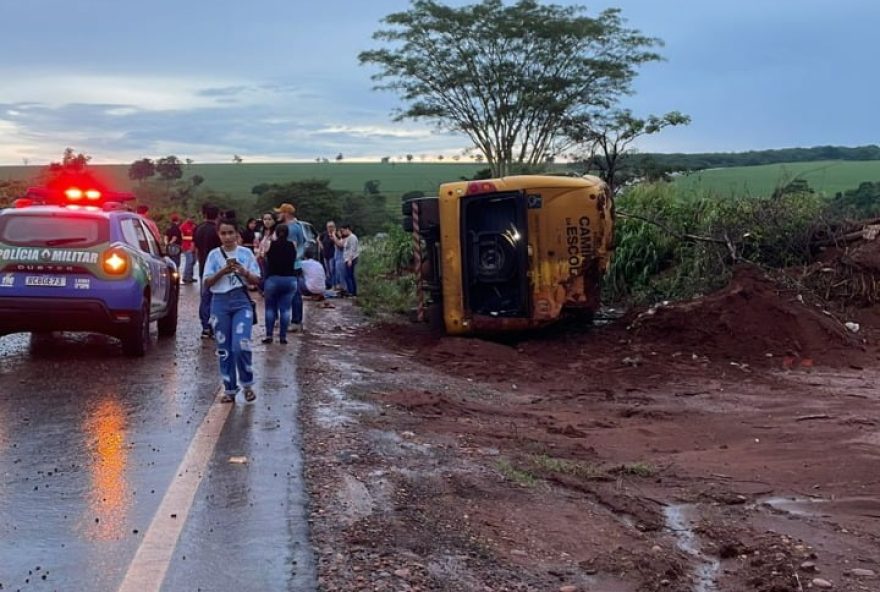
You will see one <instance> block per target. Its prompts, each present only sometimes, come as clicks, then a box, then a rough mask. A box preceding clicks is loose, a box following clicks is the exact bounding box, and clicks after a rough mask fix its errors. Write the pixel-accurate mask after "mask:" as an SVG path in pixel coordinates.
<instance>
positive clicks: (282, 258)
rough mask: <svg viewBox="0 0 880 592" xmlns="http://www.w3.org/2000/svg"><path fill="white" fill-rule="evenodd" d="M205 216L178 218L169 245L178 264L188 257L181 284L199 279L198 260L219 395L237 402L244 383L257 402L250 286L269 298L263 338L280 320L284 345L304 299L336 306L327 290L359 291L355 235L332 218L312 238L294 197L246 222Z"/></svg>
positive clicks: (206, 209) (214, 212) (297, 324)
mask: <svg viewBox="0 0 880 592" xmlns="http://www.w3.org/2000/svg"><path fill="white" fill-rule="evenodd" d="M202 214H203V217H204V220H203V221H202V223H201V224H199V225H198V226H195V224H193V223H192V221H191V220H186V221H185V222H184V223H183V224H181V223H180V221H179V218H177V219H175V217H173V218H172V224H171V225H170V226H169V229H168V230H167V231H166V232H165V240H166V248H167V250H168V253H169V256H171V257H172V258H175V255H176V261H177V262H178V267H180V257H183V278H182V282H183V283H194V282H195V281H196V280H195V278H194V277H193V272H194V270H193V269H192V266H193V263H191V261H195V260H197V261H198V264H199V267H198V268H199V279H198V281H199V282H200V285H201V300H200V303H199V319H200V321H201V326H202V338H203V339H213V340H214V341H215V343H216V347H217V355H218V358H219V361H220V376H221V379H222V381H223V391H224V394H223V396H222V397H221V400H222V401H223V402H233V401H234V400H235V396H236V394H237V393H238V390H239V382H240V383H241V387H242V390H243V393H244V396H245V399H246V400H247V401H252V400H254V399H255V398H256V393H255V392H254V389H253V383H254V375H253V362H252V350H251V343H252V341H251V337H252V332H253V324H254V322H255V318H254V313H255V312H256V306H255V304H254V301H253V299H252V297H251V295H250V292H251V291H254V290H260V291H261V292H262V293H263V296H264V299H265V303H264V314H265V327H266V334H265V337H264V338H263V339H262V342H263V343H264V344H271V343H273V341H274V334H275V323H276V322H278V325H279V330H278V341H279V343H281V344H286V343H287V335H288V331H294V332H295V331H300V330H301V329H302V322H303V298H304V297H312V298H314V299H315V300H322V301H324V304H323V305H324V306H328V307H332V305H330V304H328V303H327V302H326V301H325V298H326V297H327V296H328V295H334V296H335V295H350V296H356V295H357V281H356V278H355V273H356V268H357V262H358V258H359V255H360V248H359V242H358V238H357V236H356V235H355V234H354V232H352V229H351V226H350V225H348V224H344V225H342V226H341V227H340V228H339V229H337V228H336V224H335V223H334V222H332V221H331V222H327V225H326V230H325V231H324V232H322V233H321V235H320V236H319V237H318V240H317V243H316V244H315V243H313V244H309V241H308V240H307V237H306V232H305V230H304V226H303V224H302V223H300V222H299V220H297V218H296V207H295V206H293V205H292V204H289V203H284V204H281V205H280V206H279V207H278V208H276V209H275V210H274V212H267V213H265V214H263V215H262V216H261V218H260V220H256V219H251V220H248V222H247V223H246V225H245V227H244V228H239V226H238V224H237V223H236V221H235V220H234V219H232V218H230V217H229V216H228V215H226V216H223V217H221V216H220V210H219V208H217V207H216V206H213V205H205V206H203V208H202ZM174 245H177V246H178V247H177V248H174ZM331 249H332V250H331ZM187 253H189V255H188V256H187Z"/></svg>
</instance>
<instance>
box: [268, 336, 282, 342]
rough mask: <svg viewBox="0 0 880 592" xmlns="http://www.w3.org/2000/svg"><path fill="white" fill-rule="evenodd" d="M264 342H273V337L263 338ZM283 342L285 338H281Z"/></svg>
mask: <svg viewBox="0 0 880 592" xmlns="http://www.w3.org/2000/svg"><path fill="white" fill-rule="evenodd" d="M263 343H272V338H271V337H266V338H265V339H264V340H263ZM281 343H284V340H283V339H282V340H281Z"/></svg>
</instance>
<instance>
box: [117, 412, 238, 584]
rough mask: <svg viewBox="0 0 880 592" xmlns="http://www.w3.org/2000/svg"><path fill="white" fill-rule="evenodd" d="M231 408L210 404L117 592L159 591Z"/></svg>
mask: <svg viewBox="0 0 880 592" xmlns="http://www.w3.org/2000/svg"><path fill="white" fill-rule="evenodd" d="M233 407H234V405H231V404H228V403H227V404H221V403H219V402H216V401H215V402H214V404H213V405H211V408H210V409H209V410H208V414H207V415H206V416H205V419H203V420H202V423H201V425H200V426H199V429H198V430H197V431H196V435H195V436H194V437H193V439H192V442H190V445H189V449H188V450H187V451H186V456H184V457H183V460H182V461H181V463H180V466H179V467H178V468H177V476H176V477H175V479H174V481H173V482H172V483H171V486H170V487H169V488H168V491H166V492H165V497H163V498H162V503H161V504H159V509H158V510H156V514H155V515H154V516H153V521H152V522H150V527H149V528H148V529H147V532H146V533H145V534H144V540H143V541H142V542H141V545H140V547H138V550H137V553H135V556H134V559H132V561H131V564H130V565H129V566H128V571H127V572H126V573H125V577H124V578H123V579H122V584H120V586H119V592H150V591H156V592H158V591H159V590H160V589H161V588H162V582H163V581H164V580H165V574H166V572H167V571H168V565H169V564H170V563H171V559H172V557H173V555H174V549H175V547H176V546H177V539H178V538H179V537H180V533H181V531H182V530H183V527H184V525H185V524H186V518H187V516H188V515H189V510H190V508H192V504H193V499H194V498H195V495H196V491H197V490H198V488H199V483H201V481H202V477H203V476H204V474H205V469H206V468H207V466H208V462H209V461H210V460H211V457H212V456H213V454H214V446H215V445H216V444H217V440H218V439H219V438H220V432H221V431H222V430H223V426H224V424H225V423H226V419H227V418H228V417H229V412H230V410H231V409H232V408H233ZM172 516H174V517H172Z"/></svg>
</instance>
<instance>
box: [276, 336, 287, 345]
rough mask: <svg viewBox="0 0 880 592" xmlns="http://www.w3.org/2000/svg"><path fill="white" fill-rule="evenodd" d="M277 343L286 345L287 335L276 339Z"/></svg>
mask: <svg viewBox="0 0 880 592" xmlns="http://www.w3.org/2000/svg"><path fill="white" fill-rule="evenodd" d="M278 343H280V344H281V345H287V337H282V338H281V339H279V340H278Z"/></svg>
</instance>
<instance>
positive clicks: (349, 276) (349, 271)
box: [345, 257, 358, 296]
mask: <svg viewBox="0 0 880 592" xmlns="http://www.w3.org/2000/svg"><path fill="white" fill-rule="evenodd" d="M357 264H358V260H357V257H355V258H354V259H352V261H351V267H349V266H348V265H347V264H345V291H346V292H348V293H349V294H351V295H352V296H357V294H358V285H357V279H356V278H355V276H354V270H355V268H356V267H357Z"/></svg>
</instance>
